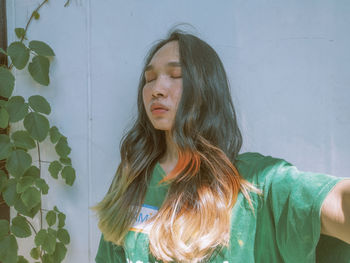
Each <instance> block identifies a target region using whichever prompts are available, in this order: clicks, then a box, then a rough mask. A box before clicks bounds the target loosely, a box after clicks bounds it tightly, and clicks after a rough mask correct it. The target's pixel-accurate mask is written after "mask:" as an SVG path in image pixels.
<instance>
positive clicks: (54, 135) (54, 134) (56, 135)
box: [49, 126, 62, 143]
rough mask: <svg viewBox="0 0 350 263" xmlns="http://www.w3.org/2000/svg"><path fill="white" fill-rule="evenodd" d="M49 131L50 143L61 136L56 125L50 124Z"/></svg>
mask: <svg viewBox="0 0 350 263" xmlns="http://www.w3.org/2000/svg"><path fill="white" fill-rule="evenodd" d="M49 132H50V140H51V142H52V143H56V142H57V141H58V140H59V138H61V136H62V134H61V133H60V132H59V130H58V128H57V127H56V126H52V127H51V128H50V131H49Z"/></svg>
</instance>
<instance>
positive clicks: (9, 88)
mask: <svg viewBox="0 0 350 263" xmlns="http://www.w3.org/2000/svg"><path fill="white" fill-rule="evenodd" d="M14 86H15V77H14V76H13V75H12V73H11V71H9V70H8V69H7V68H4V67H0V96H2V97H5V98H9V97H10V96H11V94H12V92H13V88H14Z"/></svg>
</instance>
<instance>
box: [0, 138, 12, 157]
mask: <svg viewBox="0 0 350 263" xmlns="http://www.w3.org/2000/svg"><path fill="white" fill-rule="evenodd" d="M11 152H12V145H11V141H10V137H9V136H8V135H6V134H0V160H2V159H6V158H7V157H9V156H10V154H11Z"/></svg>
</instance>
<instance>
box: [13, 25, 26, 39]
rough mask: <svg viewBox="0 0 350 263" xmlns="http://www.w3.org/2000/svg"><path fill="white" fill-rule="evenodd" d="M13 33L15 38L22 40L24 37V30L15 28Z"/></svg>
mask: <svg viewBox="0 0 350 263" xmlns="http://www.w3.org/2000/svg"><path fill="white" fill-rule="evenodd" d="M15 33H16V36H17V37H18V38H22V37H24V34H25V30H24V28H21V27H17V28H15Z"/></svg>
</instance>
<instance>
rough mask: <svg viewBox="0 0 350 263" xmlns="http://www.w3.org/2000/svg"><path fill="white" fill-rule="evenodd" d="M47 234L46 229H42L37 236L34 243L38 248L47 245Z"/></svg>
mask: <svg viewBox="0 0 350 263" xmlns="http://www.w3.org/2000/svg"><path fill="white" fill-rule="evenodd" d="M46 234H47V231H46V230H45V229H41V230H39V232H38V233H37V234H36V235H35V238H34V243H35V245H36V246H37V247H39V246H41V245H42V244H44V243H45V239H46Z"/></svg>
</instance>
